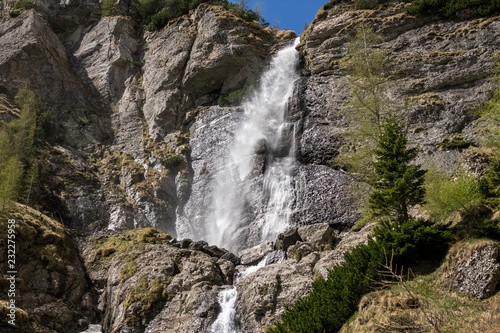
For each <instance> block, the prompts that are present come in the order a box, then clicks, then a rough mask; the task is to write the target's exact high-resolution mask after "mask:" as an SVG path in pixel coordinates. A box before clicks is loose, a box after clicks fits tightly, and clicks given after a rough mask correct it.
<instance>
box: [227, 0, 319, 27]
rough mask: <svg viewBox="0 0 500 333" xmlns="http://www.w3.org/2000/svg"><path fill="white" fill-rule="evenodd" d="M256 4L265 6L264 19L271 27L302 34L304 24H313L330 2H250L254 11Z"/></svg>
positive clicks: (304, 0) (250, 6)
mask: <svg viewBox="0 0 500 333" xmlns="http://www.w3.org/2000/svg"><path fill="white" fill-rule="evenodd" d="M231 2H237V1H236V0H231ZM256 2H261V3H262V4H263V6H262V7H263V9H264V18H265V19H266V21H267V22H269V23H270V25H271V26H274V25H275V24H276V23H278V25H279V28H280V29H282V30H285V29H286V30H295V32H296V33H298V34H300V33H301V32H302V30H303V29H304V23H306V22H307V23H308V24H309V23H311V21H312V20H313V19H314V17H315V16H316V13H317V12H318V10H319V9H320V8H321V6H323V5H324V4H325V3H327V2H328V0H249V1H248V4H249V5H248V7H249V8H250V9H252V8H253V7H254V4H255V3H256Z"/></svg>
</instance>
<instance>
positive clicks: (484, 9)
mask: <svg viewBox="0 0 500 333" xmlns="http://www.w3.org/2000/svg"><path fill="white" fill-rule="evenodd" d="M405 10H406V12H407V13H409V14H413V15H416V14H424V15H428V14H439V15H441V16H443V17H452V16H456V15H458V14H460V13H467V14H469V15H472V16H481V17H482V16H489V15H492V14H494V13H497V12H498V11H500V2H498V1H497V0H416V1H413V3H412V4H411V5H410V6H408V7H406V8H405Z"/></svg>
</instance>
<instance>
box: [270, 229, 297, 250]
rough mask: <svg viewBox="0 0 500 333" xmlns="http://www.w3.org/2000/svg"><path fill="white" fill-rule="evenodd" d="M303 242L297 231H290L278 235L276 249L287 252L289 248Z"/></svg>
mask: <svg viewBox="0 0 500 333" xmlns="http://www.w3.org/2000/svg"><path fill="white" fill-rule="evenodd" d="M298 241H302V238H300V235H299V233H298V231H297V229H290V230H288V231H285V232H283V233H281V234H279V235H278V237H277V238H276V243H275V244H276V249H277V250H283V251H286V250H287V249H288V247H289V246H291V245H295V243H297V242H298Z"/></svg>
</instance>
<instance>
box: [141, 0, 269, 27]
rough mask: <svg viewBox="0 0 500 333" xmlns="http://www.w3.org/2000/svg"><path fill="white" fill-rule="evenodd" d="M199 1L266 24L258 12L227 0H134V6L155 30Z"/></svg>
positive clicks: (196, 5) (245, 18) (142, 19)
mask: <svg viewBox="0 0 500 333" xmlns="http://www.w3.org/2000/svg"><path fill="white" fill-rule="evenodd" d="M201 3H209V4H212V5H220V6H222V7H224V8H225V9H227V10H229V11H230V12H231V13H233V14H234V15H236V16H238V17H240V18H242V19H244V20H246V21H254V20H256V21H259V22H260V23H261V24H263V25H265V24H266V22H265V21H264V20H263V18H262V17H261V16H260V14H259V13H257V12H255V11H253V10H251V9H248V8H246V7H241V6H240V5H238V4H233V3H230V2H229V1H228V0H135V7H136V9H137V13H138V15H139V20H140V22H141V23H142V24H144V25H146V26H147V28H148V30H149V31H156V30H160V29H162V28H163V27H164V26H165V25H167V23H168V22H169V21H171V20H173V19H176V18H178V17H180V16H182V15H184V14H187V13H188V12H189V11H190V10H192V9H195V8H196V7H198V6H199V5H200V4H201Z"/></svg>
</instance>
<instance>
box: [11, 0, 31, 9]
mask: <svg viewBox="0 0 500 333" xmlns="http://www.w3.org/2000/svg"><path fill="white" fill-rule="evenodd" d="M34 7H35V3H34V2H33V1H29V0H18V1H16V3H15V5H14V9H20V10H28V9H32V8H34Z"/></svg>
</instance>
